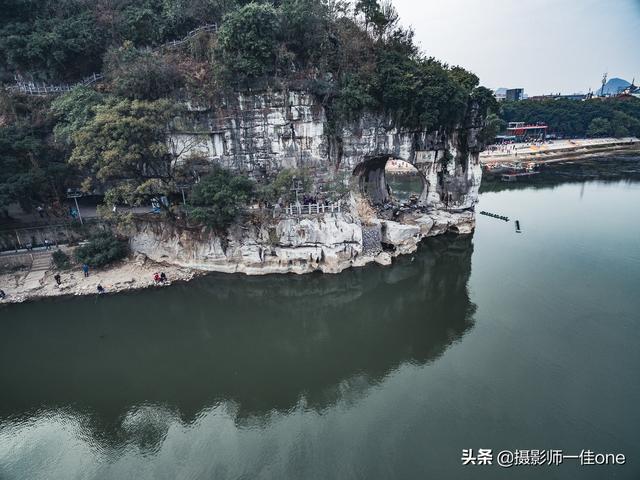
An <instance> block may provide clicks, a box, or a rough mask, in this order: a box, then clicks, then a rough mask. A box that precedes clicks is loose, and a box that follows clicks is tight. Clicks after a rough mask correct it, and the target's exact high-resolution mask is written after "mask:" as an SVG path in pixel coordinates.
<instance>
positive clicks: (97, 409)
mask: <svg viewBox="0 0 640 480" xmlns="http://www.w3.org/2000/svg"><path fill="white" fill-rule="evenodd" d="M639 205H640V183H632V182H624V181H618V182H609V183H605V182H601V181H591V182H584V183H568V184H562V185H558V186H546V187H544V188H514V189H508V190H503V191H499V192H486V193H483V194H482V197H481V204H480V206H479V209H478V210H486V211H490V212H495V213H498V214H501V215H506V216H508V217H510V218H511V219H512V220H515V219H518V220H520V222H521V227H522V233H516V232H515V227H514V223H513V221H512V222H509V223H507V222H503V221H500V220H496V219H493V218H489V217H485V216H479V217H478V226H477V230H476V232H475V234H474V235H473V236H472V237H471V236H470V237H451V236H445V237H440V238H433V239H429V240H428V241H426V242H425V243H424V245H422V247H421V248H420V250H419V251H418V252H417V253H416V254H414V255H412V256H407V257H403V258H400V259H398V260H397V261H396V262H395V263H394V265H393V266H391V267H380V266H376V265H371V266H367V267H365V268H361V269H353V270H349V271H346V272H343V273H342V274H339V275H321V274H318V275H307V276H270V277H245V276H228V275H211V276H207V277H204V278H201V279H198V280H195V281H193V282H191V283H188V284H182V285H177V286H173V287H171V288H164V289H158V290H149V291H143V292H134V293H128V294H122V295H115V296H106V297H93V298H90V297H86V298H72V299H57V300H47V301H40V302H33V303H27V304H22V305H13V306H9V307H6V308H1V309H0V365H1V367H0V478H2V479H3V480H13V479H29V480H37V479H47V480H52V479H53V480H57V479H64V480H66V479H127V478H136V479H140V480H143V479H171V480H174V479H256V478H264V479H305V480H308V479H393V478H397V479H417V478H435V479H467V478H468V479H474V480H475V479H501V478H509V479H511V478H518V479H547V478H550V479H565V478H571V479H576V478H580V479H603V478H616V479H637V478H640V460H639V458H638V455H639V454H640V437H639V436H638V427H639V426H640V409H638V405H640V382H639V381H638V379H639V378H640V348H639V347H638V346H639V345H640V315H639V312H640V221H639V220H640V215H639V214H638V208H639ZM463 449H473V450H474V452H476V453H477V450H478V449H492V450H493V452H492V454H493V455H494V458H493V464H492V465H466V466H463V465H462V460H461V457H462V453H463V452H462V450H463ZM516 449H525V450H534V449H538V450H551V449H554V450H563V453H564V454H565V455H577V454H579V453H580V451H581V450H583V449H591V450H593V451H595V452H601V453H616V454H617V453H622V454H624V455H626V459H627V460H626V464H625V465H614V466H592V465H591V466H580V465H579V460H575V459H566V460H565V461H564V463H563V464H561V465H550V466H518V467H512V468H511V469H507V468H501V467H499V466H498V465H497V464H496V458H495V456H496V454H497V453H498V452H499V451H501V450H511V451H513V450H516Z"/></svg>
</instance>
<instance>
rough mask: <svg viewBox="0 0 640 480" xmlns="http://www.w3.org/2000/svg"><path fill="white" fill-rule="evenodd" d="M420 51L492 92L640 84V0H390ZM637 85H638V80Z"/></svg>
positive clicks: (579, 89)
mask: <svg viewBox="0 0 640 480" xmlns="http://www.w3.org/2000/svg"><path fill="white" fill-rule="evenodd" d="M393 4H394V5H395V6H396V8H397V9H398V12H399V13H400V16H401V18H402V21H403V23H404V24H406V25H412V26H413V28H414V30H415V33H416V40H417V41H418V42H419V43H420V45H421V47H422V50H423V51H424V52H425V53H426V54H428V55H430V56H434V57H436V58H439V59H440V60H443V61H445V62H447V63H449V64H452V65H461V66H463V67H465V68H467V69H469V70H472V71H473V72H474V73H476V74H477V75H478V76H479V77H480V80H481V82H482V84H483V85H486V86H487V87H490V88H498V87H512V88H515V87H524V88H525V91H526V92H527V93H528V94H530V95H536V94H541V93H550V92H562V93H573V92H577V91H584V92H586V91H587V90H588V89H589V87H591V88H593V89H596V88H597V87H598V86H599V83H600V80H601V78H602V75H603V73H604V72H605V71H608V72H609V77H610V78H611V77H620V78H624V79H626V80H628V81H631V79H632V78H633V77H634V76H635V77H636V79H637V80H638V81H640V0H421V1H420V0H418V1H416V0H393ZM636 83H638V82H636Z"/></svg>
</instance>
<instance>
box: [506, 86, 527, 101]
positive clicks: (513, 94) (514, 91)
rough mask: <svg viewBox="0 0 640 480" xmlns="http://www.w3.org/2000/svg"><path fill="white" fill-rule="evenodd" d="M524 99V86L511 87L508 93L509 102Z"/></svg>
mask: <svg viewBox="0 0 640 480" xmlns="http://www.w3.org/2000/svg"><path fill="white" fill-rule="evenodd" d="M522 99H524V88H509V89H508V90H507V93H506V100H507V101H508V102H519V101H520V100H522Z"/></svg>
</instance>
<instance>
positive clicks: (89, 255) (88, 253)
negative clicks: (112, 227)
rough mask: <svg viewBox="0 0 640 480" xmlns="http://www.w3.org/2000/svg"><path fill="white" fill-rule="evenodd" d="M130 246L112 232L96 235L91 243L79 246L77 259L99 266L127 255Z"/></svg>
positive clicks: (92, 265)
mask: <svg viewBox="0 0 640 480" xmlns="http://www.w3.org/2000/svg"><path fill="white" fill-rule="evenodd" d="M128 253H129V247H128V246H127V244H126V242H123V241H121V240H118V238H116V236H115V235H113V234H112V233H103V234H99V235H94V236H93V237H91V239H90V240H89V243H87V244H86V245H83V246H81V247H78V248H77V249H76V252H75V257H76V260H77V261H78V262H80V263H86V264H87V265H89V266H90V267H94V268H99V267H104V266H106V265H109V264H110V263H113V262H115V261H117V260H120V259H122V258H124V257H126V256H127V254H128Z"/></svg>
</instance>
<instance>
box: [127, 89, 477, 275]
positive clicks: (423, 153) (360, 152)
mask: <svg viewBox="0 0 640 480" xmlns="http://www.w3.org/2000/svg"><path fill="white" fill-rule="evenodd" d="M482 121H483V120H482V119H481V118H479V115H477V111H476V109H475V108H473V107H472V108H470V109H469V114H468V117H467V119H465V121H464V122H463V124H462V125H460V127H459V128H458V129H456V130H454V131H436V132H420V131H403V130H399V129H397V128H395V127H393V125H392V123H391V122H390V121H389V120H388V119H386V118H383V117H377V116H374V115H365V116H363V117H362V118H361V119H360V120H358V121H356V122H352V123H350V124H348V125H345V126H343V127H342V128H340V129H338V130H339V131H337V132H336V131H335V130H336V129H335V128H334V129H329V128H328V126H327V125H328V122H327V112H326V110H325V109H324V107H323V106H322V104H321V103H320V102H319V101H318V100H317V99H316V98H315V97H314V96H313V95H312V94H310V93H307V92H292V91H284V92H267V93H259V94H252V95H246V94H245V95H238V96H237V97H236V98H234V99H232V100H229V101H228V103H227V104H225V105H223V106H222V107H219V108H217V109H205V108H196V107H192V108H191V111H190V115H189V116H188V117H187V118H182V119H179V121H177V122H176V128H175V131H174V132H173V133H172V135H171V140H172V144H174V145H175V146H177V148H178V149H188V150H190V153H191V154H197V155H199V156H201V157H205V158H207V159H208V160H209V161H210V162H211V163H216V164H219V165H221V166H224V167H226V168H229V169H231V170H234V171H237V172H242V173H244V174H247V175H250V176H252V177H254V178H255V179H256V180H261V179H264V178H265V177H268V176H273V175H275V174H277V172H278V171H280V170H282V169H286V168H304V169H305V170H306V171H308V172H310V173H311V175H312V176H313V178H314V181H315V184H316V186H317V187H318V190H322V186H323V185H327V184H328V183H329V182H335V181H336V179H342V180H343V181H346V183H349V186H350V189H351V190H350V191H351V193H350V197H351V198H350V202H349V203H350V208H349V207H347V208H345V209H343V210H342V211H341V212H340V213H326V214H322V215H306V216H305V215H292V214H289V215H285V214H280V215H276V216H272V217H268V218H267V219H266V220H265V217H267V216H263V218H262V220H261V221H260V222H256V221H245V222H243V223H242V225H240V224H239V225H236V226H234V227H233V228H231V229H230V230H229V231H228V232H227V233H225V234H224V235H220V234H214V233H212V232H207V231H205V230H199V231H193V230H188V229H183V230H180V229H178V228H176V227H168V226H166V225H158V224H156V223H148V222H147V223H145V222H139V223H138V224H137V225H136V229H135V231H134V234H133V236H132V240H131V246H132V249H133V250H134V251H135V252H138V253H142V254H144V255H146V256H148V257H149V258H150V259H152V260H154V261H157V262H167V263H171V264H176V265H180V266H183V267H189V268H193V269H198V270H208V271H222V272H243V273H247V274H267V273H288V272H293V273H307V272H312V271H322V272H331V273H335V272H339V271H342V270H344V269H345V268H349V267H351V266H359V265H364V264H366V263H368V262H371V261H377V262H379V263H382V264H388V263H389V262H390V259H391V258H392V257H393V256H395V255H399V254H406V253H410V252H412V251H414V250H415V249H416V248H417V245H418V243H419V242H420V241H421V240H422V239H423V238H425V237H427V236H433V235H438V234H442V233H445V232H447V231H452V232H456V233H460V234H464V233H470V232H471V231H472V230H473V228H474V221H475V220H474V213H473V209H474V206H475V204H476V202H477V199H478V190H479V186H480V180H481V168H480V163H479V153H480V149H481V145H480V144H479V142H478V140H477V138H478V132H479V130H480V128H481V127H482ZM178 125H179V127H178ZM390 159H400V160H404V161H406V162H408V163H410V164H412V165H413V166H414V167H415V168H416V170H417V171H418V172H419V176H420V178H421V179H422V181H423V189H422V193H421V194H420V195H419V198H418V199H417V201H416V202H415V204H414V205H413V208H402V209H395V210H394V209H393V208H392V207H389V202H390V196H389V190H388V188H387V185H386V178H385V173H384V172H385V165H386V163H387V161H388V160H390ZM345 179H346V180H345ZM382 206H384V208H382ZM390 208H391V209H392V210H391V211H393V215H391V217H390V218H387V217H388V216H389V215H382V214H380V215H379V213H380V212H382V210H385V209H386V210H387V213H389V212H390ZM383 217H384V218H383ZM254 220H255V219H254Z"/></svg>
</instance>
